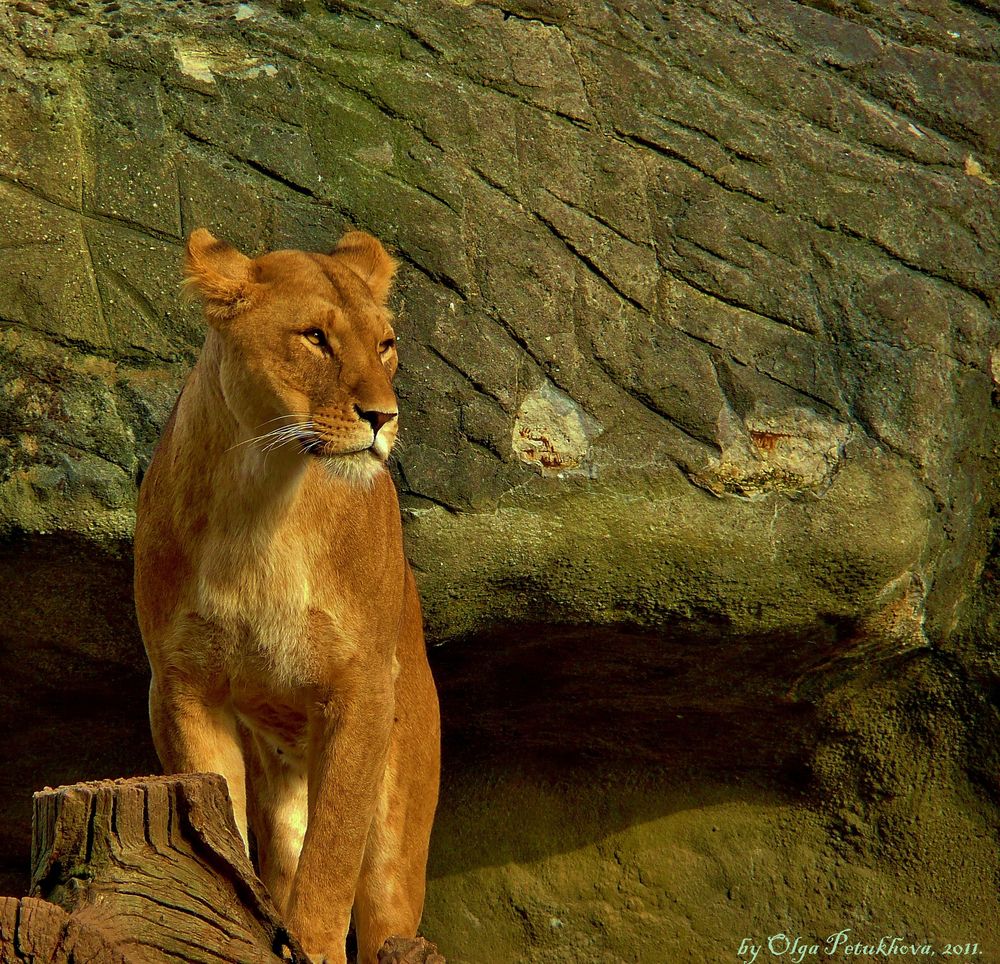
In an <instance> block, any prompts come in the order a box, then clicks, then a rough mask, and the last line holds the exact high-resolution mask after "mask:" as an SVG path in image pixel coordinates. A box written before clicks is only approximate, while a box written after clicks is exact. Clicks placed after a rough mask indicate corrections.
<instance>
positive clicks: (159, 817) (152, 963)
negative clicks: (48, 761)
mask: <svg viewBox="0 0 1000 964" xmlns="http://www.w3.org/2000/svg"><path fill="white" fill-rule="evenodd" d="M31 862H32V878H31V895H32V896H33V897H41V898H44V899H45V900H48V901H51V902H52V903H54V904H57V905H58V906H59V907H61V908H62V909H63V910H64V911H66V912H69V913H71V914H73V917H74V919H77V920H79V921H80V922H81V923H85V924H86V925H87V926H88V927H95V928H104V929H105V930H106V931H107V932H108V933H110V934H113V935H114V939H115V942H116V946H117V947H119V948H120V949H121V951H123V952H124V953H125V954H127V955H129V957H130V958H132V957H134V959H135V960H141V961H143V962H148V964H158V962H161V961H162V962H167V961H178V960H182V961H189V962H193V964H217V962H219V961H227V962H228V961H231V962H240V964H258V962H260V964H263V962H273V961H276V960H283V961H303V962H305V961H306V960H307V958H306V956H305V953H304V952H303V951H302V949H301V948H300V946H299V945H298V943H297V942H296V941H295V939H294V938H293V937H292V936H291V935H290V934H289V933H288V930H287V929H286V928H285V926H284V924H283V923H282V921H281V919H280V918H279V916H278V912H277V910H276V909H275V907H274V905H273V904H272V903H271V899H270V897H269V896H268V894H267V891H266V890H265V889H264V885H263V884H262V883H261V882H260V881H259V880H258V879H257V877H256V875H255V874H254V871H253V868H252V866H251V865H250V861H249V860H248V859H247V856H246V854H245V852H244V850H243V844H242V841H241V840H240V837H239V834H238V832H237V830H236V825H235V823H234V822H233V817H232V811H231V807H230V804H229V795H228V791H227V789H226V786H225V782H224V780H223V779H222V777H220V776H218V775H216V774H194V775H184V776H167V777H143V778H137V779H131V780H115V781H110V780H109V781H101V782H97V783H86V784H77V785H75V786H71V787H62V788H59V789H57V790H52V789H46V790H43V791H41V792H39V793H36V794H35V811H34V832H33V840H32V861H31Z"/></svg>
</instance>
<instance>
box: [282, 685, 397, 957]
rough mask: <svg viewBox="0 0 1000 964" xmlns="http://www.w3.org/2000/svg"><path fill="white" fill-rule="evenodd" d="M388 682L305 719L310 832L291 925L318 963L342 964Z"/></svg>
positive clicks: (370, 811)
mask: <svg viewBox="0 0 1000 964" xmlns="http://www.w3.org/2000/svg"><path fill="white" fill-rule="evenodd" d="M392 718H393V697H392V680H391V678H390V676H389V674H388V673H386V674H385V679H384V680H381V681H376V682H375V683H374V685H373V683H372V680H371V679H370V678H369V679H366V680H365V685H363V686H357V687H352V688H351V690H350V691H349V692H347V693H341V694H338V695H337V696H334V697H330V698H327V699H324V700H323V701H322V702H319V703H315V704H314V705H313V707H312V708H311V710H310V714H309V825H308V828H307V830H306V836H305V841H304V843H303V845H302V855H301V857H300V858H299V866H298V871H297V873H296V875H295V881H294V883H293V884H292V893H291V897H290V899H289V902H288V924H289V927H290V928H291V929H292V931H293V932H294V933H295V934H296V935H297V936H298V938H299V939H300V940H301V941H302V945H303V947H304V948H305V950H306V952H307V953H308V954H309V955H310V956H311V957H312V958H313V959H314V960H316V961H325V962H326V964H344V962H345V961H346V948H345V944H346V940H347V930H348V927H349V925H350V920H351V907H352V905H353V903H354V894H355V891H356V889H357V885H358V877H359V875H360V872H361V861H362V859H363V856H364V850H365V842H366V840H367V837H368V830H369V827H370V826H371V822H372V817H373V815H374V812H375V804H376V799H377V796H378V792H379V788H380V787H381V784H382V775H383V773H384V771H385V764H386V756H387V753H388V747H389V739H390V734H391V731H392Z"/></svg>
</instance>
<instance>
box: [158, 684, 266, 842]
mask: <svg viewBox="0 0 1000 964" xmlns="http://www.w3.org/2000/svg"><path fill="white" fill-rule="evenodd" d="M149 722H150V728H151V729H152V733H153V745H154V746H155V747H156V753H157V755H158V756H159V758H160V763H161V764H162V766H163V772H164V773H221V774H222V776H224V777H225V778H226V783H227V784H228V785H229V797H230V799H231V800H232V803H233V816H234V818H235V819H236V827H237V829H238V830H239V832H240V836H241V837H242V838H243V846H244V848H246V849H247V852H248V853H249V847H248V844H247V805H246V770H245V768H244V762H243V752H242V749H241V747H240V739H239V734H238V732H237V729H236V718H235V716H233V714H232V713H231V712H230V711H229V710H228V709H226V708H225V707H223V706H222V705H220V704H219V703H218V702H213V701H212V699H211V697H210V695H209V694H208V693H207V692H206V691H205V689H204V688H203V687H199V686H197V685H195V684H193V683H191V682H190V681H187V680H184V679H181V678H179V677H167V676H162V677H161V676H159V675H158V674H156V673H154V674H153V679H152V681H151V682H150V684H149Z"/></svg>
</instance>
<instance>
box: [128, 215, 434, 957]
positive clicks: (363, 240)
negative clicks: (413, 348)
mask: <svg viewBox="0 0 1000 964" xmlns="http://www.w3.org/2000/svg"><path fill="white" fill-rule="evenodd" d="M186 268H187V277H188V283H189V285H190V287H191V288H192V289H193V290H194V292H196V293H197V294H198V295H199V296H200V297H201V298H202V299H203V301H204V306H205V317H206V319H207V321H208V322H209V331H208V335H207V338H206V340H205V347H204V349H203V351H202V353H201V357H200V358H199V360H198V363H197V364H196V365H195V367H194V369H193V371H192V372H191V374H190V376H189V378H188V380H187V383H186V384H185V386H184V390H183V391H182V393H181V395H180V398H179V399H178V401H177V404H176V406H175V408H174V412H173V414H172V415H171V417H170V420H169V422H168V423H167V426H166V428H165V429H164V432H163V437H162V439H161V441H160V445H159V447H158V449H157V451H156V455H155V457H154V458H153V461H152V464H151V465H150V467H149V471H148V472H147V474H146V477H145V479H144V480H143V484H142V488H141V491H140V495H139V508H138V516H137V520H136V535H135V565H136V573H135V595H136V608H137V611H138V614H139V625H140V627H141V629H142V635H143V640H144V642H145V645H146V651H147V653H148V655H149V661H150V665H151V667H152V683H151V686H150V694H149V710H150V721H151V725H152V730H153V739H154V741H155V743H156V748H157V752H158V753H159V756H160V760H161V762H162V763H163V766H164V768H165V769H166V770H167V771H168V772H195V771H214V772H218V773H221V774H223V776H225V777H226V780H227V781H228V784H229V789H230V794H231V796H232V800H233V808H234V813H235V817H236V822H237V825H238V826H239V829H240V832H241V834H242V835H243V838H244V842H246V841H247V840H248V833H247V828H248V824H249V827H250V829H251V830H252V832H253V835H254V839H255V841H256V845H257V854H258V862H259V865H260V873H261V876H262V878H263V880H264V882H265V883H266V884H267V886H268V887H269V889H270V890H271V893H272V895H273V896H274V899H275V901H276V903H277V904H278V906H279V908H280V909H281V910H282V912H283V913H285V915H286V918H287V920H288V923H289V926H290V927H291V929H292V931H293V932H294V933H296V934H297V935H298V936H299V937H300V939H301V940H302V942H303V945H304V946H305V948H306V950H307V951H308V952H309V953H310V955H311V956H312V957H313V958H314V959H315V960H320V961H327V962H330V964H334V962H338V964H339V962H343V961H344V960H345V951H344V941H345V937H346V934H347V929H348V925H349V922H350V917H351V912H352V908H353V913H354V918H355V925H356V929H357V934H358V947H359V954H360V957H359V961H361V962H363V964H374V961H375V959H376V953H377V950H378V948H379V947H380V946H381V944H382V942H383V941H384V940H385V939H386V938H387V937H389V936H390V935H403V936H412V935H414V934H415V933H416V929H417V925H418V922H419V919H420V913H421V910H422V906H423V899H424V874H425V866H426V860H427V848H428V840H429V836H430V827H431V821H432V819H433V814H434V808H435V806H436V802H437V791H438V769H439V744H440V738H439V721H438V705H437V695H436V693H435V690H434V683H433V680H432V679H431V675H430V670H429V668H428V665H427V658H426V653H425V649H424V640H423V630H422V627H421V616H420V603H419V600H418V598H417V593H416V588H415V586H414V581H413V575H412V573H411V571H410V567H409V565H408V564H407V562H406V558H405V557H404V555H403V544H402V531H401V526H400V518H399V505H398V502H397V499H396V491H395V488H394V486H393V484H392V480H391V478H390V477H389V474H388V473H387V472H386V470H385V462H386V459H387V458H388V456H389V452H390V450H391V448H392V445H393V443H394V441H395V438H396V431H397V424H398V419H397V417H396V414H397V408H396V397H395V395H394V393H393V390H392V384H391V383H392V379H393V376H394V375H395V372H396V365H397V360H396V348H395V337H394V335H393V331H392V327H391V324H390V322H391V318H390V315H389V312H388V310H387V309H386V298H387V295H388V291H389V285H390V283H391V280H392V276H393V272H394V271H395V263H394V262H393V260H392V259H391V258H390V257H389V256H388V255H387V254H386V252H385V250H384V249H383V247H382V245H381V244H379V242H378V241H377V240H376V239H375V238H373V237H371V236H370V235H367V234H364V233H362V232H357V231H354V232H350V233H348V234H346V235H345V236H344V237H343V238H342V239H341V241H340V243H339V244H338V245H337V247H336V248H335V249H334V250H333V251H332V252H331V253H330V254H329V255H322V254H306V253H304V252H301V251H277V252H273V253H271V254H266V255H263V256H262V257H260V258H257V259H254V260H251V259H250V258H247V257H245V256H244V255H243V254H241V253H240V252H239V251H237V250H235V249H234V248H232V247H230V246H229V245H227V244H225V243H223V242H220V241H217V240H216V239H215V238H213V237H212V235H211V234H209V233H208V232H207V231H204V230H198V231H195V232H194V233H193V234H192V235H191V237H190V239H189V240H188V246H187V259H186Z"/></svg>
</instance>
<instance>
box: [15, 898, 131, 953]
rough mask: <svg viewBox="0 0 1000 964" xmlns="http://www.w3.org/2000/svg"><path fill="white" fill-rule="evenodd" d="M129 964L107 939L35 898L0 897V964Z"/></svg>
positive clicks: (53, 906) (99, 932) (98, 932)
mask: <svg viewBox="0 0 1000 964" xmlns="http://www.w3.org/2000/svg"><path fill="white" fill-rule="evenodd" d="M42 961H44V962H45V964H78V962H81V961H86V962H87V964H132V962H131V961H130V960H129V959H128V958H127V957H125V955H124V953H123V952H122V951H121V950H120V949H119V948H118V947H116V946H115V943H114V939H113V938H109V937H108V936H107V935H106V934H104V933H103V932H102V931H100V930H98V929H97V928H95V927H92V926H88V925H87V924H85V923H81V922H80V921H78V920H77V919H76V918H75V917H71V916H70V915H69V914H67V913H66V911H64V910H63V909H62V908H61V907H56V905H55V904H50V903H49V902H48V901H46V900H38V899H37V898H35V897H25V898H24V900H18V899H17V898H16V897H0V964H40V962H42Z"/></svg>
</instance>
